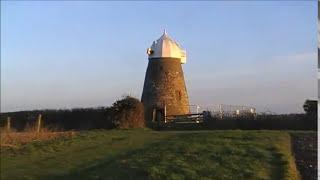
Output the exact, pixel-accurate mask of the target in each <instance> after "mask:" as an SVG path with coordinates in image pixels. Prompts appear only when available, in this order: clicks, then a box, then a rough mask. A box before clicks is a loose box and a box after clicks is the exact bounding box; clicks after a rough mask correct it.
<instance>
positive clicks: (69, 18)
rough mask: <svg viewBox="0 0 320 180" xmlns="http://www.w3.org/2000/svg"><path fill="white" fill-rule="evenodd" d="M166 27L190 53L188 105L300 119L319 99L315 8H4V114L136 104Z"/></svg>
mask: <svg viewBox="0 0 320 180" xmlns="http://www.w3.org/2000/svg"><path fill="white" fill-rule="evenodd" d="M164 29H166V30H167V32H168V34H169V36H170V37H172V38H173V39H175V40H176V41H177V42H178V43H179V44H180V45H182V47H183V48H184V49H186V51H187V63H186V64H184V65H183V70H184V75H185V81H186V86H187V91H188V94H189V100H190V104H197V105H199V106H200V107H202V108H210V107H213V106H215V105H217V104H230V105H247V106H254V107H256V108H257V110H258V111H260V112H265V111H271V112H274V113H301V112H303V108H302V105H303V103H304V101H305V100H306V99H316V98H317V1H306V2H303V1H280V2H277V1H255V2H250V1H240V2H236V1H230V2H221V1H211V2H206V1H201V2H192V1H184V2H182V1H175V2H167V1H158V2H146V1H136V2H112V1H93V2H89V1H76V2H72V1H51V2H40V1H29V2H23V1H13V2H10V1H1V112H8V111H19V110H33V109H64V108H77V107H97V106H110V105H112V103H113V102H114V101H115V100H117V99H119V98H121V97H122V96H124V95H132V96H134V97H137V98H139V99H140V98H141V93H142V88H143V83H144V76H145V71H146V68H147V64H148V59H147V54H146V49H147V48H148V47H150V46H151V44H152V42H153V41H154V40H156V39H158V38H159V37H160V36H161V35H162V32H163V30H164Z"/></svg>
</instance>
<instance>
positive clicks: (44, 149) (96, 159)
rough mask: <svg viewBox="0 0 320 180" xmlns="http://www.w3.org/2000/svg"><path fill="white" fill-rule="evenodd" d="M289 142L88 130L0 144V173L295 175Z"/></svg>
mask: <svg viewBox="0 0 320 180" xmlns="http://www.w3.org/2000/svg"><path fill="white" fill-rule="evenodd" d="M290 146H291V145H290V135H289V133H288V132H285V131H283V132H281V131H240V130H239V131H238V130H235V131H167V132H157V131H152V130H148V129H146V130H142V129H141V130H110V131H107V130H94V131H88V132H82V133H78V135H76V136H73V137H62V138H59V139H54V140H48V141H41V142H32V143H29V144H26V145H23V146H21V147H18V148H2V149H1V179H299V173H298V171H297V169H296V165H295V163H294V158H293V156H292V153H291V148H290ZM133 177H134V178H133Z"/></svg>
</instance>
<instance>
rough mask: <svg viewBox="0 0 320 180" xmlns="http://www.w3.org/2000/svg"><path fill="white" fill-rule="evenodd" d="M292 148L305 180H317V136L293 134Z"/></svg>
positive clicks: (314, 134) (312, 134)
mask: <svg viewBox="0 0 320 180" xmlns="http://www.w3.org/2000/svg"><path fill="white" fill-rule="evenodd" d="M291 137H292V142H291V143H292V148H293V153H294V156H295V159H296V164H297V167H298V170H299V171H300V174H301V176H302V179H303V180H316V179H317V160H318V158H317V134H316V133H292V134H291Z"/></svg>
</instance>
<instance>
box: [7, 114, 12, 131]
mask: <svg viewBox="0 0 320 180" xmlns="http://www.w3.org/2000/svg"><path fill="white" fill-rule="evenodd" d="M10 130H11V119H10V117H7V131H8V132H10Z"/></svg>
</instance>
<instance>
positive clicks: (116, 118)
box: [0, 96, 317, 131]
mask: <svg viewBox="0 0 320 180" xmlns="http://www.w3.org/2000/svg"><path fill="white" fill-rule="evenodd" d="M303 108H304V110H305V112H306V113H305V114H283V115H266V114H261V115H257V116H256V117H255V118H253V117H236V118H229V119H228V118H224V119H219V118H216V117H213V116H211V115H209V116H206V117H205V118H204V123H203V124H201V125H199V127H201V128H203V129H275V130H280V129H284V130H316V129H317V101H312V100H307V101H306V102H305V104H304V105H303ZM143 112H144V110H143V105H142V103H141V102H140V101H139V100H138V99H135V98H132V97H129V96H127V97H125V98H124V99H121V100H118V101H116V102H115V103H113V105H112V106H111V107H98V108H77V109H70V110H66V109H64V110H34V111H19V112H8V113H1V119H0V126H1V127H5V126H6V125H7V119H8V117H10V127H11V129H16V130H17V131H22V130H24V129H25V128H26V127H28V126H29V127H30V126H34V125H35V123H36V122H37V119H38V116H39V115H40V114H41V125H42V126H44V127H46V128H53V129H57V130H89V129H112V128H141V127H144V126H145V122H144V116H143V114H144V113H143ZM151 126H153V125H151ZM185 129H189V128H187V127H186V128H185Z"/></svg>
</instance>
